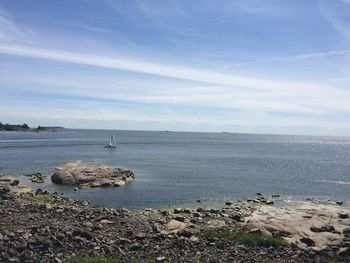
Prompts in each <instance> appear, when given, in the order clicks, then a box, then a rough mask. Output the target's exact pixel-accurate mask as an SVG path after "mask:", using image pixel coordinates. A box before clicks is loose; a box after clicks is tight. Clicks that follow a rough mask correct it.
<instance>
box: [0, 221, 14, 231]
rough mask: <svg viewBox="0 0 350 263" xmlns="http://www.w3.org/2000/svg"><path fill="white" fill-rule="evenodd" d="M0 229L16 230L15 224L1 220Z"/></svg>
mask: <svg viewBox="0 0 350 263" xmlns="http://www.w3.org/2000/svg"><path fill="white" fill-rule="evenodd" d="M0 229H5V230H7V231H11V232H14V231H15V230H16V229H15V227H14V225H13V224H10V223H6V222H0Z"/></svg>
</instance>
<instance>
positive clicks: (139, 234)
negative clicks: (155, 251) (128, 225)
mask: <svg viewBox="0 0 350 263" xmlns="http://www.w3.org/2000/svg"><path fill="white" fill-rule="evenodd" d="M135 238H136V239H137V240H143V239H145V238H146V234H145V233H141V232H140V233H137V234H136V235H135Z"/></svg>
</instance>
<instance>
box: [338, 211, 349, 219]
mask: <svg viewBox="0 0 350 263" xmlns="http://www.w3.org/2000/svg"><path fill="white" fill-rule="evenodd" d="M338 216H339V218H340V219H347V218H349V214H348V213H345V212H341V213H339V215H338Z"/></svg>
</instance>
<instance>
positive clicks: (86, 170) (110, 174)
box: [51, 161, 135, 187]
mask: <svg viewBox="0 0 350 263" xmlns="http://www.w3.org/2000/svg"><path fill="white" fill-rule="evenodd" d="M134 177H135V175H134V173H133V172H132V171H130V170H124V169H121V168H115V167H112V166H109V165H106V164H98V163H87V162H80V161H76V162H68V163H65V164H63V165H60V166H57V167H56V168H55V173H54V174H53V175H52V176H51V181H52V182H53V183H55V184H62V185H85V186H90V187H99V186H121V185H124V184H125V183H127V182H130V181H132V180H133V179H134Z"/></svg>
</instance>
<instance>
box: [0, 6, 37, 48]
mask: <svg viewBox="0 0 350 263" xmlns="http://www.w3.org/2000/svg"><path fill="white" fill-rule="evenodd" d="M32 35H33V31H32V30H29V29H28V28H25V27H19V26H18V25H17V24H16V23H15V22H14V20H13V18H12V17H11V16H10V14H8V13H7V12H5V11H4V10H2V9H0V43H16V44H18V43H24V44H32V43H33V42H32V38H31V37H32Z"/></svg>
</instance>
